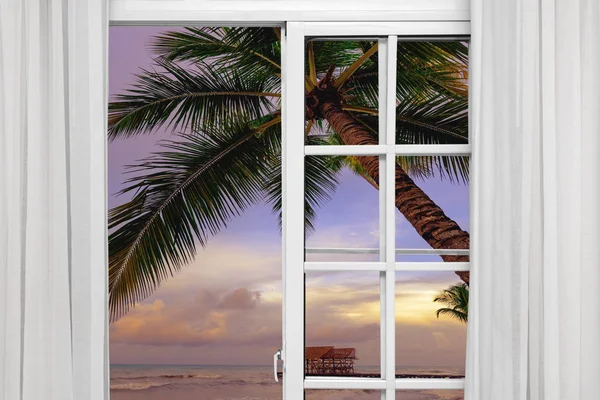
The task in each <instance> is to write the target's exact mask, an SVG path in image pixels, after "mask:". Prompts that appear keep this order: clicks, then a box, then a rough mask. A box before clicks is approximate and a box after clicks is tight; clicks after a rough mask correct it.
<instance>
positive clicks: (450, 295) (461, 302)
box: [433, 283, 469, 323]
mask: <svg viewBox="0 0 600 400" xmlns="http://www.w3.org/2000/svg"><path fill="white" fill-rule="evenodd" d="M433 301H434V302H436V303H442V304H444V305H446V307H442V308H440V309H438V310H437V311H436V313H435V315H437V317H438V318H439V317H440V315H447V316H449V317H450V318H454V319H457V320H459V321H461V322H465V323H466V322H467V318H468V316H469V287H468V286H467V284H466V283H463V284H460V285H453V286H450V287H449V288H448V289H446V290H443V291H441V292H439V293H438V294H437V296H436V297H435V298H434V299H433Z"/></svg>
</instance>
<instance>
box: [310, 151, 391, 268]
mask: <svg viewBox="0 0 600 400" xmlns="http://www.w3.org/2000/svg"><path fill="white" fill-rule="evenodd" d="M350 162H352V160H349V157H326V156H307V157H306V162H305V168H306V180H305V182H306V199H307V211H306V221H307V222H306V248H307V254H306V261H378V260H379V251H378V250H379V191H378V190H377V188H376V187H374V185H373V184H372V181H371V180H370V178H369V177H363V176H359V175H358V174H357V173H356V172H355V171H353V170H352V168H353V167H352V166H348V163H350ZM375 186H377V185H375ZM323 248H325V249H332V248H335V249H372V253H374V254H344V253H343V252H340V251H337V252H334V253H323V252H320V253H315V251H316V250H315V251H313V250H312V249H323Z"/></svg>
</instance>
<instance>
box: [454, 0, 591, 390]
mask: <svg viewBox="0 0 600 400" xmlns="http://www.w3.org/2000/svg"><path fill="white" fill-rule="evenodd" d="M471 13H472V18H471V20H472V41H471V48H470V51H471V55H470V62H471V67H470V90H471V93H470V96H471V98H470V105H471V129H472V131H471V138H472V143H473V146H474V151H473V152H474V156H473V160H472V168H473V170H472V181H471V182H472V184H471V187H472V190H473V193H472V195H473V196H472V198H473V204H472V210H473V211H472V215H473V218H472V224H473V225H472V227H471V232H472V234H471V246H472V258H471V262H472V272H471V299H470V303H471V304H470V306H469V326H468V349H467V380H466V390H465V396H466V397H465V398H466V399H467V400H484V399H485V400H496V399H497V400H500V399H502V400H506V399H518V400H525V399H531V400H538V399H540V400H541V399H544V400H555V399H556V400H558V399H560V400H564V399H569V400H577V399H582V400H588V399H589V400H593V399H598V398H600V345H599V343H598V341H599V339H600V211H599V208H600V77H599V74H600V6H599V2H598V0H553V1H548V0H541V1H538V0H504V1H501V2H500V1H487V0H473V1H472V3H471Z"/></svg>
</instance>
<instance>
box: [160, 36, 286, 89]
mask: <svg viewBox="0 0 600 400" xmlns="http://www.w3.org/2000/svg"><path fill="white" fill-rule="evenodd" d="M151 49H152V50H153V51H154V52H156V53H157V54H159V55H161V56H163V57H166V58H168V59H169V60H179V61H192V62H205V61H207V60H210V62H211V63H213V64H214V65H215V66H216V68H227V69H235V70H237V71H238V74H239V75H240V76H246V75H248V74H250V75H256V73H257V72H260V74H261V75H263V77H268V76H275V75H278V74H279V75H280V74H281V65H280V58H281V45H280V39H279V37H278V34H277V31H276V30H274V29H272V28H257V27H234V28H227V27H225V28H223V27H219V28H210V27H200V28H198V27H191V28H185V30H183V31H173V32H168V33H165V34H162V35H159V36H157V37H156V38H155V40H154V41H153V43H152V45H151Z"/></svg>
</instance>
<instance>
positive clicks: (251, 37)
mask: <svg viewBox="0 0 600 400" xmlns="http://www.w3.org/2000/svg"><path fill="white" fill-rule="evenodd" d="M280 34H281V33H280V30H279V28H187V29H185V30H184V31H174V32H169V33H166V34H163V35H159V36H158V37H156V38H154V41H153V43H152V49H153V51H154V52H155V53H156V54H157V56H156V58H155V60H154V64H155V69H154V70H144V71H142V72H141V73H140V74H139V75H138V76H137V81H136V83H135V84H134V85H133V87H132V88H131V89H129V90H127V91H126V92H125V93H123V94H120V95H119V96H118V97H117V98H116V100H115V101H114V102H112V103H111V104H110V106H109V131H108V134H109V138H110V139H111V140H113V139H116V138H126V137H131V136H134V135H138V134H142V133H144V134H151V133H152V132H153V131H155V129H156V128H158V127H160V126H166V127H170V128H171V129H173V130H178V131H180V132H184V133H179V134H176V135H174V136H173V137H174V139H173V140H170V141H167V142H163V143H162V144H161V145H162V149H163V150H162V151H161V152H158V153H156V154H153V155H152V156H150V157H149V158H147V159H146V160H143V161H141V162H139V163H138V164H136V165H134V166H132V167H131V168H132V171H133V172H134V175H133V177H132V178H130V179H129V180H127V181H126V183H125V184H126V187H125V188H124V189H123V191H122V193H128V192H129V193H132V199H131V200H130V201H129V202H127V203H125V204H123V205H121V206H119V207H115V208H114V209H112V210H111V211H110V213H109V232H110V235H109V292H110V296H109V299H110V310H111V316H112V317H113V318H118V317H119V316H120V315H122V314H123V313H124V312H126V311H127V310H128V308H129V307H130V306H132V305H134V304H135V303H136V302H138V301H140V300H141V299H143V298H145V297H146V296H148V295H149V294H150V293H152V291H153V290H154V289H155V288H156V287H157V286H158V285H159V284H160V282H161V281H162V280H164V279H166V278H167V277H168V276H172V275H173V273H174V272H176V271H177V270H179V269H180V268H181V266H182V265H184V264H186V263H188V262H189V261H190V260H191V259H192V258H193V257H194V256H195V252H196V247H195V246H196V245H195V243H196V241H198V242H199V243H200V245H201V246H205V244H206V240H207V239H208V237H209V236H211V235H214V234H216V233H217V232H218V231H219V230H220V229H222V228H223V227H224V226H226V225H227V222H228V221H229V220H230V219H231V218H233V217H235V216H236V215H239V214H240V213H241V212H243V211H244V210H245V209H246V208H247V207H249V206H250V205H252V204H254V203H256V202H257V201H259V200H260V199H262V198H264V197H265V194H266V197H267V199H268V201H269V202H270V203H271V204H272V205H273V209H274V211H275V212H277V213H280V210H281V184H280V183H281V158H280V149H281V142H280V139H281V137H280V136H281V135H280V133H281V112H280V101H279V100H280V96H281V94H280V93H281V88H280V86H281V72H282V71H281V66H280V64H279V59H280ZM467 53H468V51H467V46H466V45H465V44H464V43H460V42H401V43H399V45H398V77H397V88H396V90H397V97H398V101H397V131H396V137H397V143H400V144H402V143H466V142H467V96H466V94H467V88H466V83H465V78H466V71H467ZM306 54H307V63H306V79H305V85H306V116H307V118H306V134H305V136H306V143H307V144H331V143H336V144H346V145H362V144H377V142H378V138H377V95H378V89H377V84H378V77H377V68H378V67H377V55H378V54H377V42H370V41H353V40H350V41H310V42H308V44H307V52H306ZM396 164H397V165H396V187H395V190H396V206H397V208H398V210H399V211H400V212H401V213H402V214H403V215H404V216H405V217H406V219H407V220H408V221H409V222H410V223H411V224H412V226H413V227H414V228H415V229H416V231H417V232H418V233H419V234H420V235H421V236H422V237H423V238H424V239H425V240H426V241H427V243H429V245H430V246H431V247H432V248H435V249H446V248H453V249H467V248H469V234H468V233H467V232H465V231H463V230H462V229H460V227H459V226H458V224H456V222H454V221H453V220H451V219H450V218H448V217H447V216H446V215H445V213H444V212H443V210H442V209H441V208H440V207H438V206H437V205H436V204H435V203H434V202H433V201H432V200H431V199H430V198H429V197H428V196H427V195H426V194H425V193H424V192H423V191H422V190H421V189H420V188H419V187H418V186H417V185H416V184H415V182H414V180H413V179H412V178H411V177H410V175H413V176H417V177H428V176H432V175H434V174H436V173H437V174H439V175H440V176H441V177H446V178H449V179H452V180H463V181H464V180H466V179H468V160H467V159H466V158H463V157H402V158H400V157H399V158H398V160H397V163H396ZM343 165H346V166H349V167H350V168H352V169H353V170H354V171H355V172H356V173H357V174H359V175H360V176H362V177H364V178H365V179H366V180H367V181H368V182H369V183H371V184H372V185H373V186H375V187H376V188H377V187H378V182H379V169H378V157H375V156H359V157H307V158H306V167H305V168H306V199H305V200H306V201H305V211H306V213H305V214H306V217H305V221H306V227H307V230H308V231H310V230H311V229H312V221H313V219H314V216H315V210H316V208H317V207H318V206H319V205H320V204H322V203H323V202H324V201H326V200H327V199H328V198H329V197H330V195H331V193H332V192H333V191H334V190H335V187H336V184H337V173H338V172H339V170H340V168H341V167H342V166H343ZM442 258H443V259H444V261H467V260H468V257H465V256H442ZM457 274H459V276H460V277H461V278H462V279H463V280H464V281H465V282H468V278H469V275H468V273H464V272H460V273H459V272H457Z"/></svg>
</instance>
